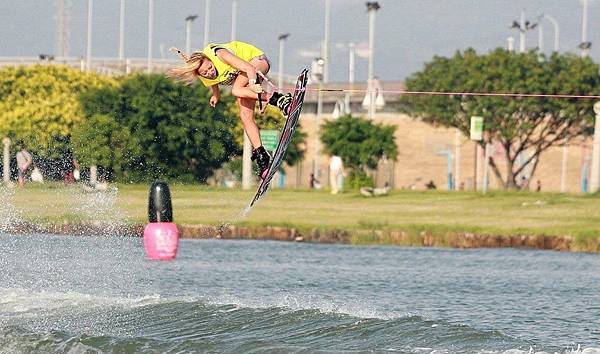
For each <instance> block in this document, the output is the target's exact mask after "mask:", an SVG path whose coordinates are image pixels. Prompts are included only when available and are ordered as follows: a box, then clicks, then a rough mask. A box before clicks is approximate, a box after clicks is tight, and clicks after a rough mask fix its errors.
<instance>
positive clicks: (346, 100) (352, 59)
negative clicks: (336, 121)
mask: <svg viewBox="0 0 600 354" xmlns="http://www.w3.org/2000/svg"><path fill="white" fill-rule="evenodd" d="M355 62H356V55H355V50H354V43H350V44H348V86H349V88H350V91H349V92H346V95H345V97H344V105H345V106H346V108H345V109H344V113H345V114H351V113H352V108H351V107H350V105H351V102H350V92H351V91H353V90H354V76H355V74H354V67H355Z"/></svg>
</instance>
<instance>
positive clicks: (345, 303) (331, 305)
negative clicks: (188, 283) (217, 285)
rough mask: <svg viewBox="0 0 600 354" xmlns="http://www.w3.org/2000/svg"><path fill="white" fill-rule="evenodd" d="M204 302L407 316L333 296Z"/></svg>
mask: <svg viewBox="0 0 600 354" xmlns="http://www.w3.org/2000/svg"><path fill="white" fill-rule="evenodd" d="M206 301H207V302H208V303H210V304H213V305H234V306H238V307H239V308H255V309H268V308H281V309H284V310H287V311H292V312H295V311H303V310H314V311H319V312H321V313H326V314H339V315H348V316H352V317H357V318H362V319H368V318H377V319H382V320H390V319H396V318H401V317H407V316H409V315H408V314H399V315H394V314H384V313H381V312H380V311H378V310H376V309H374V308H373V307H372V306H370V305H369V304H368V303H365V302H362V301H361V302H359V301H351V300H348V299H346V298H337V297H335V296H327V297H317V296H314V295H307V296H302V295H299V294H277V295H274V296H273V297H272V298H269V299H264V298H263V299H243V298H241V297H239V296H236V295H233V294H224V295H219V296H207V297H206Z"/></svg>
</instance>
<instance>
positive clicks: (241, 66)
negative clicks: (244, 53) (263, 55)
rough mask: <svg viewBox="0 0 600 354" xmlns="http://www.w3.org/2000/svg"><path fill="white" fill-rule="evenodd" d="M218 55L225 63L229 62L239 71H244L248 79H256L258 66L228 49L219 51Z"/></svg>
mask: <svg viewBox="0 0 600 354" xmlns="http://www.w3.org/2000/svg"><path fill="white" fill-rule="evenodd" d="M217 57H219V59H221V60H222V61H223V62H224V63H225V64H228V65H230V66H232V67H234V68H236V69H238V70H239V71H243V72H245V73H246V76H248V79H251V80H256V68H254V66H252V64H250V63H248V62H247V61H245V60H244V59H242V58H240V57H238V56H237V55H235V54H232V53H231V52H230V51H228V50H219V51H217Z"/></svg>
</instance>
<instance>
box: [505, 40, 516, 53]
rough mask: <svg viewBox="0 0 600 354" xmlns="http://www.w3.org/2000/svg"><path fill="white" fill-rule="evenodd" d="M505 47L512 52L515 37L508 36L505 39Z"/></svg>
mask: <svg viewBox="0 0 600 354" xmlns="http://www.w3.org/2000/svg"><path fill="white" fill-rule="evenodd" d="M507 42H508V44H507V48H508V51H509V52H514V51H515V39H514V38H513V37H508V39H507Z"/></svg>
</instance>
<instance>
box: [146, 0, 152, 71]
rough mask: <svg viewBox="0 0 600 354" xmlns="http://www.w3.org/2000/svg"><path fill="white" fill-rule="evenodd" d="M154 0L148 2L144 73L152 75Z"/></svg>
mask: <svg viewBox="0 0 600 354" xmlns="http://www.w3.org/2000/svg"><path fill="white" fill-rule="evenodd" d="M153 37H154V0H148V64H147V68H146V72H147V73H148V74H150V73H152V42H153V41H154V38H153Z"/></svg>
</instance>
